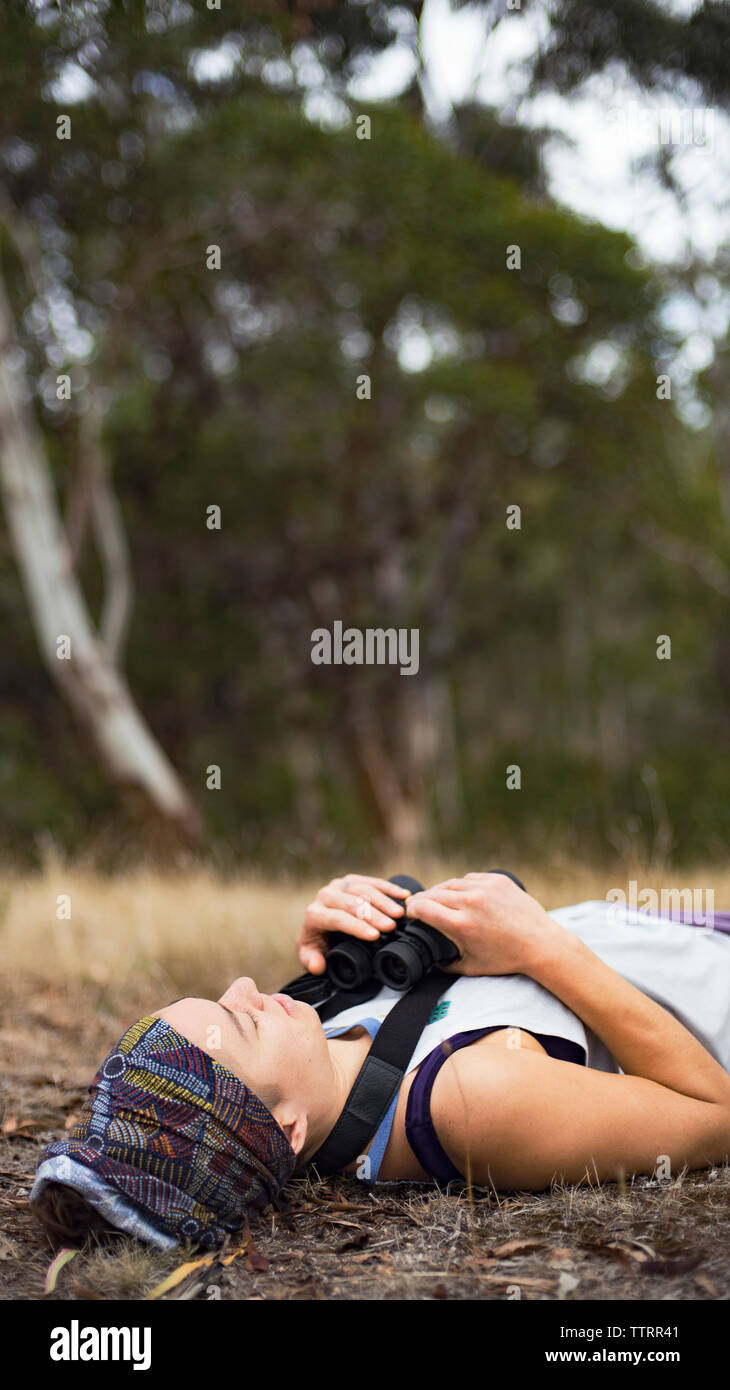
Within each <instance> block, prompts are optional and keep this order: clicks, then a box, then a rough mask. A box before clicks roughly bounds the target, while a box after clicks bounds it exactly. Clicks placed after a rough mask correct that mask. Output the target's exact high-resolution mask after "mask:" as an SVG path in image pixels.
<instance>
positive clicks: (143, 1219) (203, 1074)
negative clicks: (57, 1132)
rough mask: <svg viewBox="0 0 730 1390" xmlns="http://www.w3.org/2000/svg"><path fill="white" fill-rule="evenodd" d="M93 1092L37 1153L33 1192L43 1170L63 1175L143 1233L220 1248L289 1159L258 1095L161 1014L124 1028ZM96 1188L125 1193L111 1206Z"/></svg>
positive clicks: (278, 1183)
mask: <svg viewBox="0 0 730 1390" xmlns="http://www.w3.org/2000/svg"><path fill="white" fill-rule="evenodd" d="M89 1097H90V1099H89V1100H87V1101H86V1104H85V1106H84V1110H83V1113H82V1116H81V1119H80V1121H79V1123H78V1124H77V1125H74V1127H73V1129H72V1130H70V1132H69V1134H68V1136H67V1138H65V1139H61V1140H58V1141H57V1142H56V1143H54V1144H50V1145H49V1146H48V1148H46V1149H44V1151H43V1153H42V1154H41V1158H40V1161H39V1168H38V1172H37V1175H36V1181H35V1184H34V1187H33V1191H32V1192H31V1197H30V1200H31V1202H33V1201H34V1200H36V1198H37V1197H38V1196H39V1195H40V1192H41V1191H42V1189H43V1187H44V1186H45V1183H46V1182H49V1181H66V1182H68V1183H69V1184H70V1185H71V1186H75V1187H77V1188H78V1189H79V1190H82V1191H84V1192H85V1195H87V1196H88V1195H89V1192H92V1193H93V1192H94V1191H96V1193H97V1194H98V1199H97V1200H94V1197H93V1195H92V1196H89V1200H90V1201H91V1202H92V1204H93V1205H95V1206H97V1207H98V1208H99V1209H100V1210H104V1211H106V1212H107V1213H108V1214H109V1216H110V1219H111V1220H112V1222H113V1224H117V1225H119V1226H121V1227H123V1228H124V1229H128V1230H131V1231H133V1232H134V1233H135V1234H137V1235H140V1236H141V1237H142V1238H143V1239H147V1240H152V1241H153V1242H154V1243H156V1244H159V1245H171V1244H173V1243H174V1242H175V1241H184V1240H192V1241H194V1242H195V1243H196V1244H198V1245H201V1246H203V1247H204V1248H205V1249H214V1248H215V1247H217V1246H218V1245H220V1244H221V1243H222V1241H223V1240H224V1239H225V1236H226V1234H227V1233H228V1232H231V1231H236V1230H238V1229H239V1228H240V1227H241V1226H242V1225H243V1222H244V1219H245V1216H246V1213H247V1211H250V1210H260V1209H261V1208H262V1207H264V1206H266V1204H267V1202H270V1201H272V1200H273V1199H274V1198H275V1197H276V1195H277V1193H278V1192H279V1191H280V1189H281V1188H282V1187H283V1186H284V1184H285V1183H286V1182H287V1181H288V1179H289V1178H290V1177H291V1175H292V1173H293V1171H294V1167H295V1164H296V1155H295V1153H294V1150H293V1149H292V1147H291V1145H290V1144H289V1141H288V1140H287V1138H286V1135H285V1134H284V1132H283V1130H282V1129H281V1128H280V1127H279V1125H278V1124H277V1123H276V1120H275V1119H274V1117H273V1115H272V1114H271V1113H270V1112H269V1111H268V1110H267V1109H266V1106H264V1105H263V1104H262V1103H261V1101H260V1100H259V1099H258V1096H255V1095H254V1094H253V1092H252V1091H249V1089H248V1087H247V1086H245V1085H244V1083H243V1082H242V1081H240V1080H239V1078H238V1077H236V1076H234V1074H233V1072H231V1071H229V1070H228V1068H227V1067H224V1066H222V1065H221V1064H220V1063H219V1062H216V1061H215V1060H214V1059H213V1058H212V1057H210V1056H209V1055H208V1053H207V1052H203V1051H202V1050H201V1049H200V1048H199V1047H195V1045H194V1044H193V1043H191V1042H189V1041H188V1040H187V1038H184V1037H183V1036H182V1034H181V1033H178V1032H177V1030H176V1029H175V1028H171V1027H170V1025H169V1023H165V1022H163V1020H162V1019H159V1018H155V1017H154V1016H148V1017H146V1018H142V1019H140V1020H139V1022H138V1023H135V1024H133V1025H132V1027H131V1028H129V1029H128V1030H127V1032H126V1033H125V1034H124V1036H123V1037H122V1038H121V1039H120V1041H119V1042H118V1043H117V1046H116V1047H115V1048H114V1050H113V1051H112V1052H110V1053H109V1056H108V1057H107V1058H106V1060H105V1061H104V1062H102V1064H101V1067H100V1068H99V1070H98V1072H97V1073H96V1076H95V1077H94V1080H93V1081H92V1083H91V1086H90V1087H89ZM77 1165H81V1168H80V1169H77ZM77 1172H78V1173H79V1174H80V1181H79V1180H77V1177H76V1176H75V1175H76V1174H77ZM92 1175H93V1177H92ZM100 1194H111V1195H112V1198H113V1197H114V1194H120V1198H121V1200H120V1201H119V1202H118V1203H117V1206H116V1208H115V1205H114V1201H113V1200H112V1202H111V1204H110V1202H109V1200H108V1196H107V1200H106V1201H105V1202H104V1201H102V1197H101V1195H100ZM115 1211H116V1212H118V1213H119V1215H118V1216H117V1219H116V1220H115V1219H114V1217H115ZM157 1237H159V1238H157Z"/></svg>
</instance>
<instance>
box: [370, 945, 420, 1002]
mask: <svg viewBox="0 0 730 1390" xmlns="http://www.w3.org/2000/svg"><path fill="white" fill-rule="evenodd" d="M373 968H374V970H375V974H376V975H377V977H378V979H379V980H380V983H381V984H382V985H387V986H388V988H389V989H397V990H404V989H410V988H411V986H412V985H415V984H417V983H418V981H419V980H420V979H421V976H422V975H424V974H425V971H426V968H427V967H424V962H423V960H422V959H421V956H420V954H419V952H418V951H417V950H416V948H415V946H413V945H412V943H411V942H410V941H393V942H389V943H388V945H387V946H381V948H380V950H379V951H378V954H377V955H376V957H375V960H374V962H373Z"/></svg>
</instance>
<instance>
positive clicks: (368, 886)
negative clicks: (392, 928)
mask: <svg viewBox="0 0 730 1390" xmlns="http://www.w3.org/2000/svg"><path fill="white" fill-rule="evenodd" d="M403 891H404V892H405V889H404V890H403ZM348 892H350V893H354V894H355V895H356V897H361V898H367V900H368V902H370V903H372V904H373V906H374V907H377V908H378V910H379V911H380V912H384V913H385V914H386V916H388V917H391V918H392V917H402V916H403V913H404V912H405V910H406V906H405V904H404V903H402V902H401V903H394V902H393V899H392V898H389V897H388V895H387V893H381V891H380V889H379V888H377V887H376V886H375V884H374V883H373V882H372V881H371V880H370V879H368V878H357V877H353V878H352V879H351V880H350V887H349V889H348ZM389 925H392V923H390V924H389Z"/></svg>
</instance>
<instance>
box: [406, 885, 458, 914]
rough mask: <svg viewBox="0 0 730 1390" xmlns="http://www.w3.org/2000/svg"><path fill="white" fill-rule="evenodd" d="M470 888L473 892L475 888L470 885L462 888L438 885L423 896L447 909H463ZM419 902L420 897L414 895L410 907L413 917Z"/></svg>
mask: <svg viewBox="0 0 730 1390" xmlns="http://www.w3.org/2000/svg"><path fill="white" fill-rule="evenodd" d="M470 887H471V890H472V892H473V886H472V885H468V884H464V885H463V886H462V887H461V888H450V887H449V886H448V884H445V883H444V884H436V887H435V888H429V890H428V892H427V893H425V894H424V895H423V896H424V897H426V898H432V899H433V900H434V902H439V903H443V904H444V906H445V907H463V906H464V903H465V895H466V893H467V891H468V890H469V888H470ZM419 902H420V895H418V894H416V893H414V895H413V898H412V899H411V904H410V905H409V906H410V911H411V914H412V915H415V914H416V912H417V908H418V903H419Z"/></svg>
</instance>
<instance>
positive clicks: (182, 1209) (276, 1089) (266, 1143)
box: [31, 874, 730, 1248]
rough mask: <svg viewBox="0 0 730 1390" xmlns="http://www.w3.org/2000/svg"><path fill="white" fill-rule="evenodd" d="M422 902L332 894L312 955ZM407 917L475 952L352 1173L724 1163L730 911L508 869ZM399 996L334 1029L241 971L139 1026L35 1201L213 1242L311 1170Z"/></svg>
mask: <svg viewBox="0 0 730 1390" xmlns="http://www.w3.org/2000/svg"><path fill="white" fill-rule="evenodd" d="M405 896H406V894H405V890H403V889H402V888H398V887H395V886H394V885H393V884H392V883H389V882H386V881H385V880H383V879H379V878H370V877H366V876H361V875H349V876H348V877H347V878H344V879H335V880H334V881H333V882H332V883H330V884H328V885H327V886H326V887H325V888H323V889H322V890H321V891H320V892H319V893H318V894H317V898H316V899H315V901H314V902H313V903H312V904H311V905H310V907H309V908H308V909H307V913H306V916H305V921H304V924H303V927H302V930H301V932H300V936H299V942H298V945H299V957H300V960H301V962H302V964H303V965H304V966H305V968H306V969H307V970H309V971H311V972H312V973H314V974H318V973H319V974H321V973H322V972H323V971H324V969H325V951H326V946H327V938H328V933H330V932H332V931H338V932H346V933H350V934H351V935H352V936H355V937H361V938H367V939H373V936H374V935H375V934H377V933H379V932H380V933H383V932H387V931H389V930H392V929H393V927H394V925H395V924H396V922H397V919H398V918H399V917H401V916H402V915H403V908H402V906H400V905H399V904H398V903H396V902H395V901H394V899H396V898H400V899H403V898H404V897H405ZM408 914H409V916H410V917H413V918H418V919H419V920H420V921H421V922H424V923H428V924H429V925H431V926H433V927H435V928H437V929H438V930H439V931H441V932H442V933H444V934H445V935H446V936H447V937H449V938H450V940H451V941H452V942H453V943H454V944H455V945H456V946H457V947H458V949H459V951H460V959H459V960H458V961H456V962H455V963H454V965H453V966H451V967H449V969H450V971H451V972H452V973H453V974H454V976H455V978H454V981H453V984H451V985H450V986H449V988H448V989H447V991H446V993H445V994H444V995H443V996H442V998H441V1000H440V1002H439V1004H438V1005H437V1007H436V1008H435V1009H434V1012H433V1014H432V1015H431V1018H430V1020H429V1022H428V1023H427V1025H426V1027H425V1028H424V1029H423V1032H422V1034H421V1037H420V1040H419V1043H418V1045H417V1047H416V1049H415V1052H414V1053H413V1056H412V1058H411V1062H410V1065H409V1066H408V1067H407V1069H406V1072H405V1075H404V1077H403V1081H402V1084H401V1085H400V1089H399V1092H398V1094H397V1098H396V1100H395V1101H394V1103H393V1106H392V1107H391V1111H390V1112H389V1114H388V1115H387V1116H386V1118H385V1120H384V1121H383V1123H382V1124H381V1126H380V1129H379V1130H378V1132H377V1134H376V1135H375V1136H374V1138H373V1140H372V1142H371V1144H370V1146H369V1149H368V1153H367V1160H365V1159H364V1157H363V1156H362V1155H361V1156H360V1159H359V1160H358V1161H357V1163H353V1164H351V1165H350V1167H349V1168H348V1169H347V1170H346V1171H349V1172H353V1173H356V1174H357V1176H359V1177H362V1178H365V1179H366V1180H368V1181H371V1182H372V1181H381V1182H382V1181H393V1180H397V1179H405V1180H414V1181H420V1182H427V1181H443V1182H445V1181H448V1180H449V1179H451V1178H460V1177H464V1176H465V1175H467V1173H468V1175H469V1176H470V1179H471V1181H472V1182H474V1183H476V1184H488V1185H489V1186H492V1187H494V1188H497V1189H499V1190H502V1191H509V1190H515V1189H533V1190H542V1189H543V1188H545V1187H547V1186H549V1184H550V1183H551V1182H552V1181H553V1179H560V1180H563V1181H565V1182H569V1183H577V1182H580V1181H581V1180H583V1179H584V1178H585V1177H586V1176H588V1177H589V1178H590V1179H591V1180H593V1181H596V1180H597V1181H604V1180H610V1179H615V1178H618V1177H620V1176H622V1175H623V1176H630V1175H632V1174H642V1173H648V1174H651V1173H653V1172H654V1171H655V1170H656V1171H660V1172H661V1174H662V1176H667V1174H668V1173H669V1172H671V1173H676V1172H677V1171H678V1170H681V1169H682V1168H683V1167H685V1166H686V1167H688V1168H704V1167H707V1166H709V1165H712V1164H714V1163H717V1162H720V1161H722V1160H723V1159H725V1158H726V1157H727V1156H728V1154H729V1153H730V1075H729V1074H728V1071H729V1070H730V935H728V934H727V933H728V930H729V928H728V927H727V926H726V925H724V924H723V925H720V926H718V925H717V923H718V922H720V920H721V918H722V917H724V916H725V915H724V914H718V916H717V918H716V925H715V928H714V929H712V928H711V927H709V928H708V927H705V928H704V929H700V928H698V927H697V926H692V925H686V924H683V923H681V922H677V921H670V920H666V919H663V918H661V917H656V916H649V915H646V914H644V913H637V912H632V911H631V910H630V909H626V908H620V907H616V906H614V905H608V904H606V903H605V902H589V903H582V904H579V905H578V906H576V907H568V908H562V909H557V910H556V911H554V912H552V913H546V912H545V911H544V910H543V908H542V907H541V906H540V904H539V903H538V902H537V901H536V900H535V899H534V898H532V897H530V896H529V895H528V894H527V893H525V892H523V891H522V890H521V889H520V888H518V887H517V886H516V884H515V883H513V882H512V881H511V880H510V879H509V878H507V877H502V876H500V875H497V874H468V875H467V876H466V878H463V879H450V880H448V881H447V882H445V883H441V884H438V885H437V886H435V887H434V888H431V889H430V890H428V891H424V892H420V893H418V894H415V895H413V896H412V897H411V898H410V900H409V902H408ZM399 997H400V996H399V995H397V994H395V993H394V992H393V991H392V990H390V989H387V988H382V989H381V990H380V991H379V992H378V993H377V994H376V995H375V996H374V997H373V998H372V999H371V1000H369V1001H368V1002H367V1003H366V1004H360V1005H359V1006H358V1005H356V1006H353V1007H350V1008H348V1009H345V1010H343V1011H342V1012H341V1013H340V1014H339V1015H338V1016H336V1017H334V1018H331V1019H330V1020H329V1021H328V1023H327V1025H326V1026H325V1027H323V1025H322V1023H321V1021H320V1018H319V1015H318V1014H317V1012H316V1011H315V1009H314V1008H312V1007H311V1006H310V1005H309V1004H306V1003H304V1002H302V1001H301V1000H292V999H291V998H287V997H286V996H284V995H277V994H269V995H267V994H262V993H261V991H260V990H259V989H258V988H257V986H256V984H255V982H254V981H253V980H252V979H248V978H242V979H238V980H236V981H234V983H233V984H232V985H231V986H230V988H229V989H227V990H226V992H225V994H223V995H222V996H221V998H220V999H219V1000H218V1001H217V1002H215V1003H213V1002H211V1001H210V1000H207V999H195V998H186V999H180V1000H178V1001H177V1002H175V1003H172V1004H168V1005H167V1007H166V1008H163V1009H161V1010H160V1011H159V1013H157V1014H154V1015H150V1016H148V1017H146V1018H143V1019H141V1020H140V1021H139V1022H138V1023H136V1024H135V1025H134V1026H133V1027H132V1028H130V1029H129V1030H128V1031H127V1032H126V1033H125V1034H124V1037H123V1038H122V1039H121V1040H120V1042H119V1043H118V1044H117V1047H116V1048H115V1049H114V1051H113V1052H112V1053H110V1055H109V1057H107V1059H106V1061H105V1062H104V1063H103V1064H102V1066H101V1068H100V1070H99V1072H98V1073H97V1075H96V1077H95V1078H94V1081H93V1083H92V1086H91V1087H90V1092H89V1094H90V1097H91V1099H90V1100H89V1101H88V1102H87V1105H86V1108H85V1110H84V1114H83V1116H82V1119H81V1121H80V1123H79V1124H78V1125H77V1126H75V1128H74V1129H72V1130H71V1131H70V1133H69V1135H68V1136H67V1137H66V1138H65V1139H63V1140H61V1141H59V1142H57V1143H55V1144H52V1145H50V1147H49V1148H48V1149H46V1150H45V1151H44V1153H43V1155H42V1156H41V1161H40V1164H39V1168H38V1173H37V1175H36V1181H35V1184H34V1187H33V1191H32V1193H31V1202H32V1204H33V1206H34V1209H35V1210H36V1212H37V1214H38V1215H39V1216H40V1218H41V1219H42V1220H43V1221H44V1222H45V1224H46V1226H47V1228H48V1229H49V1231H51V1232H52V1233H53V1234H54V1235H55V1236H56V1238H60V1239H62V1240H64V1241H68V1240H73V1239H78V1238H80V1237H83V1235H84V1234H86V1233H88V1232H89V1231H90V1230H98V1229H100V1228H103V1229H105V1230H106V1229H108V1228H109V1227H111V1228H112V1229H115V1230H122V1231H127V1232H130V1233H132V1234H134V1235H137V1236H138V1237H140V1238H141V1239H144V1240H147V1241H150V1242H152V1243H153V1244H156V1245H159V1246H163V1247H167V1246H171V1245H174V1244H175V1242H176V1241H184V1240H186V1239H191V1240H193V1241H194V1242H196V1243H198V1244H200V1245H202V1246H204V1247H210V1248H213V1247H216V1246H217V1245H219V1244H220V1243H221V1242H222V1240H223V1239H224V1238H225V1236H226V1234H227V1233H229V1232H234V1231H236V1230H239V1229H240V1228H241V1226H242V1224H243V1223H244V1221H245V1217H246V1213H247V1211H249V1210H256V1209H260V1208H261V1207H263V1206H265V1205H266V1203H267V1202H269V1201H271V1200H273V1199H275V1197H276V1195H277V1193H278V1192H279V1191H280V1189H281V1188H282V1187H283V1185H284V1184H285V1183H286V1181H287V1180H288V1179H289V1177H290V1176H291V1175H292V1174H293V1173H294V1172H299V1171H302V1170H303V1169H305V1168H306V1167H307V1165H308V1163H309V1161H310V1160H311V1158H312V1156H313V1155H314V1154H315V1153H316V1152H317V1150H318V1149H319V1148H320V1146H321V1145H322V1143H323V1141H324V1140H325V1139H326V1137H327V1136H328V1134H329V1133H330V1132H331V1131H332V1129H333V1127H334V1125H335V1123H336V1121H337V1119H338V1116H339V1115H340V1112H341V1110H342V1108H343V1105H344V1103H345V1100H346V1098H347V1096H348V1093H349V1091H350V1089H351V1087H352V1084H353V1082H354V1080H355V1077H356V1076H357V1074H358V1072H359V1070H360V1068H361V1066H362V1063H363V1060H364V1058H365V1056H366V1054H367V1052H368V1050H369V1048H370V1046H371V1040H372V1036H373V1035H374V1034H375V1032H376V1031H377V1027H378V1024H379V1022H380V1021H381V1020H382V1019H383V1018H384V1017H385V1016H386V1014H387V1013H388V1011H389V1009H390V1008H391V1007H392V1005H393V1004H394V1003H395V1002H396V1001H397V999H398V998H399ZM447 1041H448V1043H449V1046H448V1047H444V1046H443V1044H444V1043H445V1042H447Z"/></svg>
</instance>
